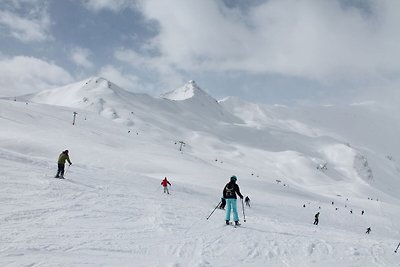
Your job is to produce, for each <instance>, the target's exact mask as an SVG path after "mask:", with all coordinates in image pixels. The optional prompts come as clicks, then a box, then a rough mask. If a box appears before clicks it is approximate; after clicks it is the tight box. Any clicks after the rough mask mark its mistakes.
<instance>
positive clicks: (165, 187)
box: [164, 186, 169, 194]
mask: <svg viewBox="0 0 400 267" xmlns="http://www.w3.org/2000/svg"><path fill="white" fill-rule="evenodd" d="M164 193H167V194H169V191H168V186H164Z"/></svg>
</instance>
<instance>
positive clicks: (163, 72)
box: [114, 48, 185, 93]
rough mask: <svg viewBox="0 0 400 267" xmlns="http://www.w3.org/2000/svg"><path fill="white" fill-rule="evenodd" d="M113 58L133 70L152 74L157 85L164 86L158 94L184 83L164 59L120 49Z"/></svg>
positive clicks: (177, 72)
mask: <svg viewBox="0 0 400 267" xmlns="http://www.w3.org/2000/svg"><path fill="white" fill-rule="evenodd" d="M114 57H115V58H116V59H117V60H119V61H122V62H125V63H127V64H129V65H131V66H132V67H134V68H135V69H138V70H142V71H143V70H144V71H146V72H147V73H154V76H156V77H157V79H158V83H159V84H162V85H163V86H164V88H160V89H159V90H160V92H161V91H165V90H171V89H175V88H176V87H177V86H180V85H182V84H183V83H184V82H185V81H184V79H183V77H182V74H181V73H180V72H179V71H178V70H176V69H175V68H174V67H173V66H172V65H171V64H169V62H168V60H167V59H166V58H165V57H161V56H160V57H157V56H143V55H141V54H139V53H137V52H136V51H134V50H132V49H122V48H121V49H117V50H116V51H115V53H114ZM152 83H153V84H154V83H155V81H154V80H153V81H152ZM165 87H166V88H165ZM156 93H159V92H156Z"/></svg>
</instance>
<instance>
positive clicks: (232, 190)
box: [225, 183, 235, 198]
mask: <svg viewBox="0 0 400 267" xmlns="http://www.w3.org/2000/svg"><path fill="white" fill-rule="evenodd" d="M230 186H232V187H230ZM225 195H226V197H227V198H229V197H235V187H234V185H232V184H231V183H228V184H227V185H226V186H225Z"/></svg>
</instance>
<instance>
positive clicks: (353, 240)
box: [0, 77, 400, 266]
mask: <svg viewBox="0 0 400 267" xmlns="http://www.w3.org/2000/svg"><path fill="white" fill-rule="evenodd" d="M184 87H185V86H184ZM186 88H192V89H193V88H198V86H197V85H196V86H194V84H193V83H189V84H188V85H186ZM181 90H182V89H178V90H177V91H176V92H174V93H170V94H168V97H166V95H164V98H160V99H155V98H152V97H150V96H147V95H140V94H132V93H129V92H126V91H124V90H123V89H121V88H118V87H117V86H116V85H114V84H113V83H111V82H109V81H106V80H104V79H102V78H96V77H93V78H90V79H88V80H85V81H83V82H80V83H77V84H74V85H69V86H66V87H64V88H58V89H55V90H51V91H44V92H42V93H39V94H36V95H30V96H24V97H17V101H9V100H0V127H1V131H0V166H1V169H0V183H1V185H2V186H1V187H0V200H1V203H3V204H2V205H1V206H0V221H1V223H0V231H1V233H2V234H1V236H0V265H1V266H35V265H36V266H340V265H342V266H399V265H398V255H397V254H394V253H393V251H394V249H395V246H396V245H397V244H398V241H399V240H398V239H399V236H400V235H399V234H400V233H399V230H398V229H397V225H396V223H397V222H398V221H399V217H400V215H399V213H398V210H399V204H400V203H399V199H398V196H399V193H400V192H399V186H398V185H399V182H398V179H396V177H397V176H398V170H399V167H398V165H397V163H396V160H395V158H396V157H397V156H396V155H397V153H398V150H397V148H393V151H391V153H390V155H392V157H389V158H390V159H389V158H388V157H387V156H388V155H386V154H387V153H388V152H387V150H386V149H385V147H384V145H383V144H384V143H385V142H389V141H390V140H380V139H379V138H377V137H376V136H375V135H374V134H373V132H372V130H371V128H370V123H368V122H370V121H371V120H379V122H376V123H379V124H381V125H382V126H384V125H391V128H392V129H399V128H398V125H393V122H392V121H390V123H391V124H389V122H388V121H386V118H387V117H384V116H382V115H381V114H386V113H385V112H386V111H385V112H384V111H382V113H379V114H376V113H374V112H376V110H375V109H376V108H375V107H374V109H372V111H371V113H367V114H369V115H371V116H361V115H362V114H364V115H365V114H366V113H365V112H367V111H368V110H371V109H370V107H368V106H364V107H363V109H362V110H361V111H360V110H359V109H358V108H360V106H348V107H346V108H345V109H344V108H341V107H338V108H335V107H330V109H331V110H330V111H329V112H326V110H327V109H326V108H327V107H312V108H311V107H298V108H296V109H295V108H288V107H265V106H261V105H256V104H252V103H245V102H242V101H240V100H238V99H227V100H225V101H222V102H219V103H217V102H216V101H214V99H212V97H210V96H208V95H207V94H205V93H204V92H203V91H201V92H203V93H204V94H202V93H198V92H199V91H197V89H194V90H192V92H193V94H192V95H190V94H187V95H186V96H189V95H190V97H181V96H182V95H181V94H180V93H179V92H181ZM189 91H190V90H189ZM165 98H167V99H165ZM101 99H102V100H101ZM178 99H179V100H178ZM34 102H36V103H34ZM39 103H40V104H39ZM340 110H347V111H346V112H352V113H351V114H353V113H354V114H357V116H358V117H357V125H358V126H359V127H357V129H353V130H351V127H344V126H343V125H344V124H343V123H339V122H345V123H348V124H346V125H351V124H350V123H351V122H349V121H348V118H349V117H351V116H346V115H348V113H346V112H343V114H342V113H340V112H339V111H340ZM310 111H312V112H310ZM73 112H77V113H78V115H77V121H76V124H75V125H74V126H73V125H72V123H71V122H72V113H73ZM132 112H133V113H132ZM372 114H376V115H375V116H372ZM327 118H328V119H329V120H328V119H327ZM346 119H347V120H346ZM327 121H328V122H327ZM386 123H387V124H386ZM387 127H389V126H387ZM360 128H362V129H360ZM363 129H364V131H362V130H363ZM370 130H371V131H370ZM359 132H362V133H364V134H365V135H367V136H368V137H364V138H357V136H359V135H358V134H357V133H359ZM385 137H387V136H385ZM387 138H389V137H387ZM180 140H182V141H184V142H185V143H186V146H185V147H183V149H182V151H179V143H178V142H176V141H180ZM365 140H370V142H366V141H365ZM372 141H374V142H372ZM392 141H393V140H392ZM381 144H382V145H381ZM64 149H69V150H70V156H71V160H72V162H73V165H72V166H71V167H69V168H68V170H67V173H66V177H67V179H66V180H58V179H54V178H52V177H53V176H54V174H55V171H56V164H55V162H56V159H57V157H58V154H59V153H60V152H61V151H62V150H64ZM325 163H327V165H326V166H327V169H326V170H325V169H317V167H321V166H324V164H325ZM371 173H372V176H371V175H370V174H371ZM232 174H235V175H237V176H238V178H239V180H238V184H239V185H240V187H241V191H242V193H243V194H244V195H249V196H250V198H251V200H252V207H251V208H246V210H245V212H246V222H243V214H242V210H241V208H242V207H241V204H240V202H239V208H240V211H241V213H240V217H241V221H242V227H240V228H233V227H231V226H225V225H224V212H223V211H221V210H219V209H218V210H216V211H215V213H214V214H213V215H212V216H211V218H210V219H209V220H206V217H207V216H208V215H209V214H210V213H211V212H212V210H213V209H214V207H215V206H216V205H217V204H218V201H219V199H220V197H221V191H222V187H223V186H224V184H225V183H226V182H227V180H228V179H229V177H230V176H231V175H232ZM164 176H167V177H168V178H169V179H170V181H171V182H172V187H171V195H166V194H163V193H162V188H161V186H160V182H161V179H162V178H163V177H164ZM276 180H279V181H281V182H277V181H276ZM332 201H334V205H332V204H331V202H332ZM303 204H304V205H305V207H303ZM336 208H337V210H336ZM350 210H352V212H353V213H350ZM361 210H364V211H365V214H364V215H361ZM317 211H319V212H320V213H321V215H320V225H318V226H314V225H313V224H312V222H313V219H314V214H315V213H316V212H317ZM367 227H371V228H372V232H371V234H370V235H366V234H365V229H366V228H367Z"/></svg>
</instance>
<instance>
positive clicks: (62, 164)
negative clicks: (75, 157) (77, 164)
mask: <svg viewBox="0 0 400 267" xmlns="http://www.w3.org/2000/svg"><path fill="white" fill-rule="evenodd" d="M65 161H68V163H69V165H70V166H71V164H72V162H71V160H70V159H69V155H68V150H65V151H63V152H61V154H60V156H59V157H58V170H57V174H56V176H54V178H60V179H64V170H65Z"/></svg>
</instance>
